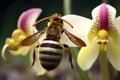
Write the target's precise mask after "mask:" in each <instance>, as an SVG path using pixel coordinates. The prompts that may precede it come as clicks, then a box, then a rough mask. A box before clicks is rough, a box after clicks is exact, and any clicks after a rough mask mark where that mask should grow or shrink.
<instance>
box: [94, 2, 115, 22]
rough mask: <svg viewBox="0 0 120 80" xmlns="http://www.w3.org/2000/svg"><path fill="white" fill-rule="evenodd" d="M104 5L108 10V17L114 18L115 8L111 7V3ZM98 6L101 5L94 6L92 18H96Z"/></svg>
mask: <svg viewBox="0 0 120 80" xmlns="http://www.w3.org/2000/svg"><path fill="white" fill-rule="evenodd" d="M103 4H105V3H103ZM106 5H107V8H108V11H109V15H110V18H112V19H115V16H116V9H115V8H114V7H112V6H111V5H108V4H106ZM100 7H101V5H99V6H97V7H95V8H94V9H93V10H92V17H93V20H94V19H96V18H97V17H98V16H99V10H100Z"/></svg>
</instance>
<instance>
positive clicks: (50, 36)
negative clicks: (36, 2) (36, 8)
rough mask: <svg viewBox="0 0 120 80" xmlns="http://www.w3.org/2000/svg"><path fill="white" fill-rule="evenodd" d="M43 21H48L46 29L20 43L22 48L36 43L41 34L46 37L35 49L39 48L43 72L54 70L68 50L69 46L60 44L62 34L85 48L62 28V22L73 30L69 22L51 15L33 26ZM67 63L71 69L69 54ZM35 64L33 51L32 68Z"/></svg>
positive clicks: (56, 15)
mask: <svg viewBox="0 0 120 80" xmlns="http://www.w3.org/2000/svg"><path fill="white" fill-rule="evenodd" d="M45 20H49V21H48V24H47V27H46V28H45V29H44V30H42V31H39V32H37V33H34V34H32V35H30V36H28V37H27V38H25V39H24V40H23V41H22V42H21V45H22V46H29V45H32V44H33V43H35V42H36V41H38V40H39V39H40V38H41V36H42V35H43V34H45V35H46V36H45V39H44V40H42V41H41V43H40V44H39V45H37V46H36V47H35V48H39V51H37V52H38V53H37V54H39V60H40V64H41V65H42V67H43V68H44V69H45V70H47V71H50V70H53V69H55V68H56V67H57V66H58V65H59V64H60V62H61V60H62V57H63V54H64V51H65V49H69V46H68V45H67V44H62V42H61V41H60V39H61V35H62V34H63V33H65V35H67V37H68V38H69V39H70V40H71V41H72V42H73V43H74V44H76V45H77V46H85V45H86V44H85V43H84V41H82V40H81V39H80V38H78V37H76V36H75V35H73V34H72V33H70V32H69V31H67V30H66V29H65V28H64V27H63V21H64V22H65V23H67V24H69V25H70V27H71V28H73V26H72V25H71V24H70V23H69V22H67V21H66V20H65V19H62V18H61V16H60V15H59V14H57V13H56V14H53V15H51V16H50V17H46V18H43V19H40V20H39V21H37V22H36V23H35V24H34V25H33V26H35V25H37V24H39V23H41V22H42V21H45ZM69 61H70V63H71V67H72V68H73V64H72V55H71V53H70V52H69ZM35 62H36V51H35V50H34V52H33V63H32V66H34V64H35Z"/></svg>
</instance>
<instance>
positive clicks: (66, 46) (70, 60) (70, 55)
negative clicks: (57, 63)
mask: <svg viewBox="0 0 120 80" xmlns="http://www.w3.org/2000/svg"><path fill="white" fill-rule="evenodd" d="M63 45H64V48H66V49H68V51H69V62H70V64H71V68H72V70H73V71H74V68H73V63H72V54H71V51H70V48H69V46H68V45H66V44H63Z"/></svg>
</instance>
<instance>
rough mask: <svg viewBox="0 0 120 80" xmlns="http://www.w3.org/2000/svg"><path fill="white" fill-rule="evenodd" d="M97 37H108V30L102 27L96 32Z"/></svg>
mask: <svg viewBox="0 0 120 80" xmlns="http://www.w3.org/2000/svg"><path fill="white" fill-rule="evenodd" d="M98 37H99V38H100V39H106V38H107V37H108V32H107V31H106V30H104V29H102V30H100V31H99V32H98Z"/></svg>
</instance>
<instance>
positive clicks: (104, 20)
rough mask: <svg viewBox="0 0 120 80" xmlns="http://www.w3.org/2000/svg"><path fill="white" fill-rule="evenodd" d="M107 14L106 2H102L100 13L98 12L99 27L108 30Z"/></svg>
mask: <svg viewBox="0 0 120 80" xmlns="http://www.w3.org/2000/svg"><path fill="white" fill-rule="evenodd" d="M108 17H109V14H108V8H107V4H105V3H103V4H101V6H100V14H99V21H100V27H99V29H104V30H107V31H108V22H109V18H108Z"/></svg>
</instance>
